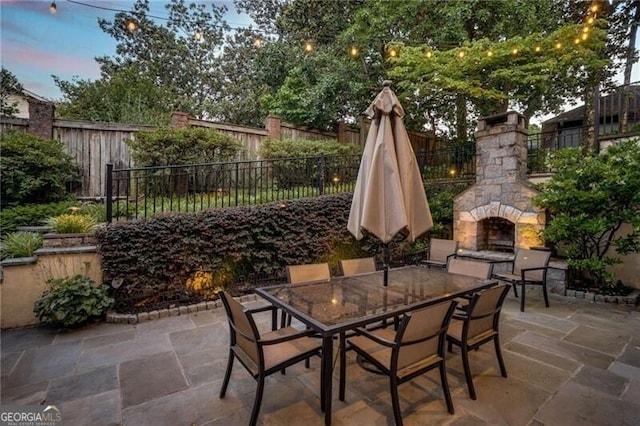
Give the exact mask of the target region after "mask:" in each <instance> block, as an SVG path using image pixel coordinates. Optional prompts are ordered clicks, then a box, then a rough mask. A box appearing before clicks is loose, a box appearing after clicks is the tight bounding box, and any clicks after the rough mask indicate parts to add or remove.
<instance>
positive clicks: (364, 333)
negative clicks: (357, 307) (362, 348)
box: [354, 328, 395, 347]
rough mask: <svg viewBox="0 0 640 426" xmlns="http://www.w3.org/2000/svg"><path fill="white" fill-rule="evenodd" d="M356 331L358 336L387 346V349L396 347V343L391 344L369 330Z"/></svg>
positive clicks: (360, 329) (358, 329)
mask: <svg viewBox="0 0 640 426" xmlns="http://www.w3.org/2000/svg"><path fill="white" fill-rule="evenodd" d="M354 331H355V333H356V334H358V335H360V336H364V337H367V338H369V339H371V340H373V341H374V342H376V343H378V344H380V345H383V346H387V347H393V346H395V342H391V341H389V340H387V339H383V338H382V337H379V336H376V335H375V334H372V333H369V332H368V331H367V330H365V329H363V328H357V329H355V330H354Z"/></svg>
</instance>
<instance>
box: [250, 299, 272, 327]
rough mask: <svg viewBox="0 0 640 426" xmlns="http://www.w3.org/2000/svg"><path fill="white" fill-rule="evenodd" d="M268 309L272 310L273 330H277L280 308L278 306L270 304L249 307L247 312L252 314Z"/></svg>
mask: <svg viewBox="0 0 640 426" xmlns="http://www.w3.org/2000/svg"><path fill="white" fill-rule="evenodd" d="M267 311H271V330H272V331H273V330H276V329H277V328H278V308H277V307H276V306H274V305H268V306H262V307H260V308H253V309H247V312H248V313H249V314H251V315H253V314H257V313H260V312H267Z"/></svg>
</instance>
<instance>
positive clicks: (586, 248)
mask: <svg viewBox="0 0 640 426" xmlns="http://www.w3.org/2000/svg"><path fill="white" fill-rule="evenodd" d="M550 166H551V167H553V169H555V170H556V173H555V175H553V177H552V178H551V180H550V181H549V182H547V183H546V184H545V185H544V186H543V188H542V192H541V194H540V195H538V196H537V197H536V198H535V199H534V202H535V203H536V204H537V205H539V206H540V207H543V208H546V209H547V210H548V211H549V213H550V214H551V215H552V218H551V221H550V222H549V224H548V225H547V227H546V228H545V230H544V238H545V239H546V240H547V241H549V242H552V243H555V244H562V245H563V247H565V250H566V252H567V257H568V261H567V262H568V264H569V265H570V266H571V267H574V268H576V270H577V271H578V272H579V273H580V278H581V279H582V280H584V281H591V282H592V283H593V284H595V285H596V286H612V285H613V284H614V276H613V274H612V272H610V270H609V269H608V267H609V266H611V265H613V264H616V263H620V259H619V257H618V256H617V255H616V254H614V253H615V252H617V253H618V254H620V255H624V254H628V253H638V252H640V140H638V139H636V140H630V141H625V142H620V143H618V144H616V145H614V146H612V147H610V148H608V149H607V150H606V151H605V152H604V153H602V154H597V153H594V152H592V151H588V152H586V153H583V152H582V151H581V150H579V149H567V150H562V151H558V152H556V153H555V154H554V156H553V157H552V158H551V160H550ZM625 223H628V224H631V226H632V232H630V233H629V234H627V235H620V234H618V233H617V231H618V230H620V227H621V226H622V225H623V224H625ZM614 249H615V252H614Z"/></svg>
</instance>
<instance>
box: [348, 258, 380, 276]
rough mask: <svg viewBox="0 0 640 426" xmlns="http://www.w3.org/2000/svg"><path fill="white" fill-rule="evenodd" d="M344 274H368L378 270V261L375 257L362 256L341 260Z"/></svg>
mask: <svg viewBox="0 0 640 426" xmlns="http://www.w3.org/2000/svg"><path fill="white" fill-rule="evenodd" d="M340 270H341V271H342V275H344V276H345V277H348V276H350V275H357V274H367V273H369V272H375V271H376V261H375V259H374V258H373V257H361V258H359V259H343V260H341V261H340Z"/></svg>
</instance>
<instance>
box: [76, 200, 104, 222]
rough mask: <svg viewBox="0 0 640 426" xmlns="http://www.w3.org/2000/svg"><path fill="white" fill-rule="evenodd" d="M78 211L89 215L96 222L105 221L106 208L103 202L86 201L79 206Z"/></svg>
mask: <svg viewBox="0 0 640 426" xmlns="http://www.w3.org/2000/svg"><path fill="white" fill-rule="evenodd" d="M80 213H81V214H83V215H86V216H91V217H92V218H93V219H94V220H95V221H96V222H97V223H101V222H106V221H107V208H106V207H105V205H104V203H98V204H96V203H87V204H83V205H82V206H80Z"/></svg>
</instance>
